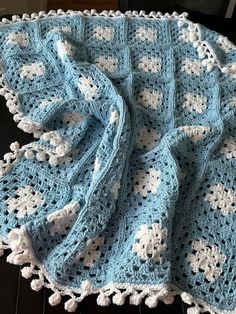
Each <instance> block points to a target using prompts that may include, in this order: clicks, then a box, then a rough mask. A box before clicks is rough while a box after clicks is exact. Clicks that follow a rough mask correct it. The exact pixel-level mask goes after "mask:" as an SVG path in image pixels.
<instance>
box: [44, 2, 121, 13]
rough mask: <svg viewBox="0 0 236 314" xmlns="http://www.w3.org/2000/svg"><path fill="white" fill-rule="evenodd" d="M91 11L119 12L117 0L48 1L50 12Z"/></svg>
mask: <svg viewBox="0 0 236 314" xmlns="http://www.w3.org/2000/svg"><path fill="white" fill-rule="evenodd" d="M57 9H63V10H69V9H71V10H76V11H81V10H86V9H88V10H91V9H96V10H97V11H103V10H117V9H118V1H117V0H82V1H80V0H67V1H65V0H48V10H57Z"/></svg>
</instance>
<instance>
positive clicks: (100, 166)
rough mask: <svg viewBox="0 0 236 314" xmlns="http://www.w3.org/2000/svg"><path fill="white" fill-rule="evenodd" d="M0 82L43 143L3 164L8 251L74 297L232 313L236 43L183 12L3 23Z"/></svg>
mask: <svg viewBox="0 0 236 314" xmlns="http://www.w3.org/2000/svg"><path fill="white" fill-rule="evenodd" d="M0 63H1V77H0V94H1V95H3V96H5V98H6V104H7V106H8V108H9V110H10V112H11V113H12V114H13V115H14V120H15V121H16V123H17V124H18V126H19V128H21V129H23V130H24V131H25V132H29V133H33V134H34V136H35V138H36V139H35V141H34V142H32V143H29V144H27V145H24V146H22V147H20V145H19V144H18V143H12V144H11V146H10V149H11V152H9V153H7V154H5V155H4V160H3V161H1V162H0V175H1V178H0V188H1V200H0V206H1V209H0V230H1V232H0V235H1V238H0V254H3V251H4V250H5V249H8V248H10V249H11V253H10V254H9V255H8V256H7V261H8V262H10V263H12V264H16V265H25V264H26V266H24V267H23V268H22V275H23V276H24V277H25V278H30V277H31V276H33V279H32V281H31V287H32V289H34V290H36V291H38V290H40V289H41V288H42V287H46V288H49V289H51V290H52V295H51V296H50V298H49V302H50V304H51V305H57V304H58V303H60V302H61V299H62V297H63V296H64V297H65V301H66V302H65V309H66V310H67V311H69V312H73V311H75V310H76V308H77V305H78V302H80V301H82V300H83V299H84V298H85V297H86V296H88V295H90V294H92V293H95V294H98V297H97V303H98V304H99V305H103V306H105V305H109V304H110V302H111V301H112V302H113V303H114V304H117V305H122V304H124V302H125V299H126V298H128V299H129V302H130V303H131V304H135V305H138V304H140V302H142V300H144V302H145V304H146V305H147V306H149V307H156V306H157V304H158V302H159V301H163V302H165V303H166V304H170V303H172V302H173V300H174V296H175V295H181V297H182V300H183V301H184V302H186V303H187V304H190V305H191V307H190V308H189V309H188V313H189V314H191V313H192V314H193V313H195V314H197V313H200V312H201V313H203V312H206V311H209V312H210V313H212V314H213V313H218V314H219V313H232V314H233V313H235V312H236V294H235V291H236V275H235V273H236V270H235V258H236V250H235V247H236V243H235V231H236V228H235V225H236V224H235V217H236V216H235V215H236V189H235V186H236V172H235V168H236V127H235V125H236V101H235V100H236V85H235V80H236V47H235V46H234V45H233V44H232V43H231V42H230V41H229V40H228V39H227V38H225V37H224V36H222V35H220V34H218V33H216V32H214V31H211V30H209V29H207V28H206V27H204V26H202V25H199V24H195V23H193V22H191V21H189V20H188V19H186V14H185V13H183V14H180V15H178V14H177V13H173V14H164V15H163V14H161V13H159V12H157V13H155V12H151V13H150V14H145V12H143V11H141V12H136V11H133V12H125V13H121V12H119V11H117V12H114V11H104V12H102V13H96V11H95V10H92V11H84V12H75V11H71V10H69V11H67V12H63V11H62V10H58V11H57V12H55V11H49V12H48V13H45V12H39V13H38V14H36V13H33V14H32V15H31V16H28V15H27V14H24V15H23V16H22V17H21V18H20V17H19V16H13V17H12V20H11V21H9V20H7V19H3V20H2V22H0Z"/></svg>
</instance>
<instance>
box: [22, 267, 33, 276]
mask: <svg viewBox="0 0 236 314" xmlns="http://www.w3.org/2000/svg"><path fill="white" fill-rule="evenodd" d="M32 274H33V273H32V268H31V267H29V266H26V267H24V268H22V269H21V275H22V276H23V277H24V278H26V279H29V278H30V277H31V276H32Z"/></svg>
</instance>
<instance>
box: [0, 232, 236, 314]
mask: <svg viewBox="0 0 236 314" xmlns="http://www.w3.org/2000/svg"><path fill="white" fill-rule="evenodd" d="M9 248H10V249H11V251H12V252H11V253H10V254H9V255H8V256H7V262H9V263H11V264H15V265H24V264H26V263H27V264H29V266H24V267H23V268H22V269H21V274H22V276H23V277H24V278H26V279H29V278H31V277H32V276H34V279H33V280H32V281H31V288H32V290H35V291H39V290H40V289H41V288H43V287H45V288H48V289H50V290H51V291H52V292H53V293H52V295H51V296H50V297H49V299H48V301H49V303H50V304H51V305H52V306H55V305H58V304H59V303H60V302H61V300H62V297H63V296H65V297H67V298H68V297H69V299H68V300H67V301H66V302H65V304H64V308H65V310H67V311H68V312H75V311H76V309H77V307H78V303H79V302H81V301H82V300H83V299H84V298H85V297H86V296H88V295H90V294H98V296H97V304H98V305H100V306H108V305H109V304H111V303H113V304H116V305H123V304H124V303H125V300H126V298H127V297H129V303H130V304H132V305H139V304H140V303H141V302H142V301H143V300H144V302H145V304H146V305H147V306H148V307H150V308H155V307H156V306H157V305H158V302H159V301H162V302H164V303H165V304H172V303H173V302H174V297H175V296H176V295H180V297H181V299H182V301H183V302H184V303H186V304H188V305H191V307H189V308H188V309H187V313H188V314H200V313H205V312H207V311H208V312H209V313H210V314H235V313H236V312H235V310H233V311H221V310H219V309H216V308H213V307H211V306H210V305H208V304H206V303H205V302H204V301H202V300H201V299H198V298H195V297H193V296H192V295H191V294H189V293H188V292H185V291H182V290H181V289H179V288H178V287H176V286H174V285H172V284H160V285H134V284H129V283H115V282H114V283H113V282H111V283H108V284H107V285H106V286H104V287H102V288H93V287H92V284H91V282H90V281H89V280H85V281H83V282H82V283H81V286H80V288H79V289H73V288H70V287H68V286H63V285H61V284H58V283H56V282H55V281H53V280H52V279H51V278H50V277H49V275H48V274H47V272H46V270H45V269H44V267H43V265H42V264H40V263H39V262H38V261H37V258H36V257H35V254H34V251H33V248H32V246H31V241H30V239H29V237H28V234H27V230H26V229H25V228H24V227H21V228H16V229H13V230H11V231H10V232H9V234H8V237H7V240H0V255H3V252H4V250H5V249H9ZM35 277H36V278H35Z"/></svg>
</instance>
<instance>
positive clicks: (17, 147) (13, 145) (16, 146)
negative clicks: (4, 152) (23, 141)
mask: <svg viewBox="0 0 236 314" xmlns="http://www.w3.org/2000/svg"><path fill="white" fill-rule="evenodd" d="M19 148H20V144H19V143H18V142H14V143H11V145H10V149H11V150H12V151H13V152H15V151H18V150H19Z"/></svg>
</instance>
